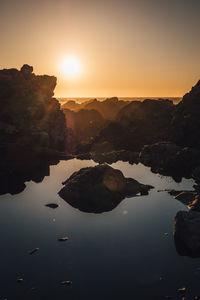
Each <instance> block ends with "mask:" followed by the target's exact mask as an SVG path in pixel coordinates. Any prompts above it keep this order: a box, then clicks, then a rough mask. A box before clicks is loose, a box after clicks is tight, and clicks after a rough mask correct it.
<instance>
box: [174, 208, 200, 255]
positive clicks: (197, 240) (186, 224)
mask: <svg viewBox="0 0 200 300" xmlns="http://www.w3.org/2000/svg"><path fill="white" fill-rule="evenodd" d="M174 240H175V245H176V249H177V252H178V253H179V254H180V255H187V256H192V257H200V212H197V211H192V210H190V211H189V212H187V211H179V212H178V213H177V214H176V217H175V222H174Z"/></svg>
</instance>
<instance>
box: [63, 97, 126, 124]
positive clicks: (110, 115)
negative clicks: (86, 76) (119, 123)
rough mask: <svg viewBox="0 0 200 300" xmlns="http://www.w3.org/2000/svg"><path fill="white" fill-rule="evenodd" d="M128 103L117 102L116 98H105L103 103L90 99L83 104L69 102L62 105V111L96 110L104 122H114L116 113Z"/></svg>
mask: <svg viewBox="0 0 200 300" xmlns="http://www.w3.org/2000/svg"><path fill="white" fill-rule="evenodd" d="M128 103H129V101H123V100H119V99H118V98H117V97H112V98H107V99H106V100H104V101H98V100H97V99H91V100H88V101H86V102H83V103H77V102H75V101H72V100H70V101H67V102H66V103H65V104H63V105H62V109H70V110H73V111H76V112H77V111H79V110H81V109H84V110H96V111H97V112H98V113H100V115H101V116H102V117H103V118H104V119H105V120H114V119H115V118H116V116H117V114H118V112H119V111H120V110H121V109H122V108H123V107H124V106H126V105H127V104H128Z"/></svg>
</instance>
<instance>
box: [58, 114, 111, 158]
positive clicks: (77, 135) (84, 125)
mask: <svg viewBox="0 0 200 300" xmlns="http://www.w3.org/2000/svg"><path fill="white" fill-rule="evenodd" d="M63 112H64V114H65V116H66V120H67V122H66V126H67V130H68V131H69V134H68V135H67V149H68V151H71V152H76V151H77V147H79V148H80V147H81V145H82V144H89V143H91V142H92V141H93V140H94V138H95V137H96V136H97V135H98V134H99V132H100V130H101V129H102V128H104V127H105V126H106V124H107V121H106V120H105V119H104V118H103V117H102V116H101V114H100V113H99V112H98V111H96V110H85V109H82V110H79V111H77V112H75V111H71V110H69V109H63ZM79 153H80V151H79Z"/></svg>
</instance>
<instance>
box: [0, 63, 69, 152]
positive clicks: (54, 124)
mask: <svg viewBox="0 0 200 300" xmlns="http://www.w3.org/2000/svg"><path fill="white" fill-rule="evenodd" d="M55 86H56V77H54V76H48V75H43V76H36V75H35V74H34V73H33V67H31V66H29V65H23V67H22V68H21V70H20V71H18V70H17V69H3V70H0V105H1V111H0V120H1V124H0V143H1V145H7V144H10V145H11V144H12V143H15V144H17V143H18V144H20V145H21V144H23V145H24V144H26V145H29V148H34V147H35V146H36V145H37V147H39V146H41V147H48V148H52V149H57V150H64V148H65V136H66V125H65V116H64V114H63V112H62V111H61V110H60V104H59V102H58V101H57V100H56V99H55V98H53V94H54V93H53V91H54V88H55ZM11 146H12V145H11Z"/></svg>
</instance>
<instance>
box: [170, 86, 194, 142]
mask: <svg viewBox="0 0 200 300" xmlns="http://www.w3.org/2000/svg"><path fill="white" fill-rule="evenodd" d="M199 129H200V80H199V81H198V82H197V84H196V85H195V86H194V87H193V88H192V89H191V91H190V92H189V93H187V94H186V95H185V96H184V97H183V99H182V101H180V103H179V104H177V105H176V108H175V112H174V116H173V120H172V127H171V137H170V138H171V139H172V140H173V141H174V142H175V143H177V144H179V145H181V146H190V147H195V148H200V130H199Z"/></svg>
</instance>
